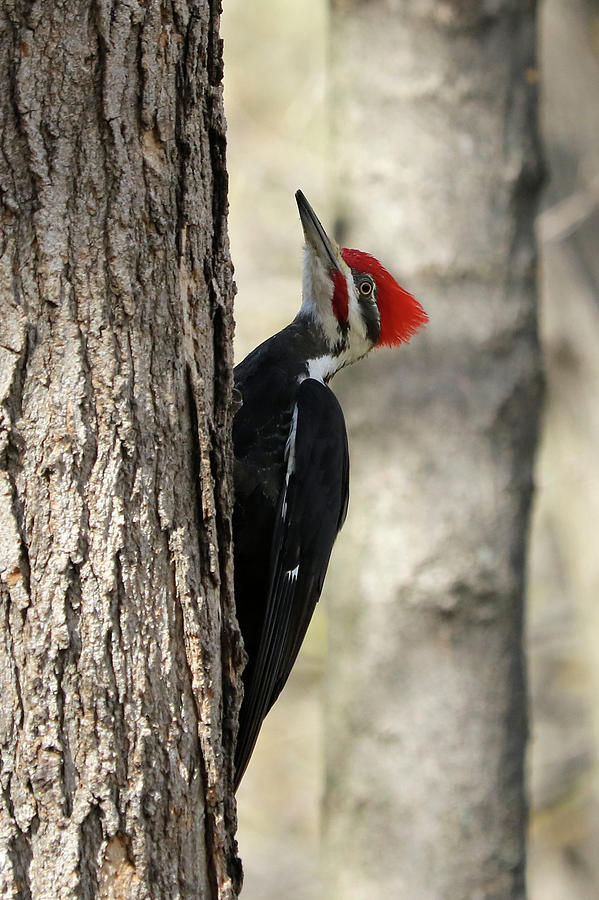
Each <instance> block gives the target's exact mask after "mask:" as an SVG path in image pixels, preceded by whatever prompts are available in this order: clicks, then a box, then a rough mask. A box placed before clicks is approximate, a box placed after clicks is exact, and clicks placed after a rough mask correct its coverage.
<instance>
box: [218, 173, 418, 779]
mask: <svg viewBox="0 0 599 900" xmlns="http://www.w3.org/2000/svg"><path fill="white" fill-rule="evenodd" d="M295 198H296V201H297V206H298V210H299V216H300V221H301V224H302V228H303V233H304V242H305V245H304V259H303V275H302V302H301V306H300V310H299V312H298V313H297V315H296V317H295V318H294V320H293V321H292V322H291V324H289V325H287V327H286V328H283V330H282V331H279V332H278V333H277V334H275V335H273V336H272V337H270V338H268V339H267V340H266V341H264V343H262V344H260V345H259V346H258V347H256V349H255V350H253V351H252V352H251V353H250V354H249V355H248V356H246V358H245V359H244V360H243V361H242V362H240V363H239V364H238V365H237V366H236V367H235V369H234V385H235V388H234V390H235V396H236V398H237V411H236V412H235V416H234V419H233V450H234V490H235V501H234V508H233V547H234V592H235V604H236V613H237V619H238V622H239V627H240V631H241V635H242V638H243V643H244V647H245V652H246V654H247V663H246V666H245V669H244V671H243V675H242V681H243V699H242V702H241V707H240V710H239V730H238V736H237V743H236V751H235V779H234V780H235V790H237V787H238V786H239V783H240V781H241V779H242V777H243V774H244V772H245V770H246V767H247V765H248V762H249V759H250V756H251V754H252V752H253V750H254V746H255V743H256V740H257V738H258V733H259V731H260V728H261V726H262V723H263V721H264V718H265V717H266V715H267V713H268V711H269V710H270V709H271V707H272V705H273V704H274V702H275V700H276V699H277V697H278V696H279V694H280V692H281V690H282V688H283V686H284V685H285V682H286V681H287V678H288V676H289V674H290V672H291V669H292V667H293V664H294V662H295V659H296V657H297V654H298V652H299V649H300V646H301V644H302V641H303V639H304V636H305V634H306V630H307V628H308V625H309V623H310V619H311V618H312V614H313V612H314V609H315V606H316V603H317V601H318V599H319V597H320V594H321V592H322V588H323V584H324V579H325V574H326V571H327V567H328V564H329V559H330V556H331V551H332V549H333V544H334V542H335V538H336V537H337V534H338V533H339V531H340V529H341V527H342V525H343V523H344V521H345V516H346V513H347V507H348V501H349V450H348V441H347V433H346V428H345V420H344V417H343V412H342V410H341V406H340V404H339V401H338V400H337V398H336V396H335V394H334V393H333V391H332V390H331V388H330V387H329V382H330V380H331V378H332V377H333V376H334V375H335V373H336V372H338V371H339V370H340V369H343V368H344V367H345V366H348V365H350V364H351V363H353V362H356V361H357V360H359V359H362V357H364V356H366V355H367V354H368V353H369V352H370V351H371V350H372V349H373V348H375V347H381V346H395V345H398V344H402V343H406V342H407V341H409V339H410V338H411V337H412V336H413V335H414V334H415V333H416V332H417V331H418V330H419V329H421V328H422V327H423V326H424V325H425V324H426V322H427V321H428V316H427V314H426V313H425V311H424V309H423V308H422V306H421V305H420V303H419V302H418V301H417V300H416V299H415V298H414V297H413V296H412V295H411V294H410V293H408V291H406V290H404V288H402V287H401V286H400V285H399V284H398V283H397V281H396V280H395V279H394V278H393V277H392V276H391V275H390V274H389V272H388V271H387V270H386V269H384V268H383V266H382V265H381V263H380V262H378V260H377V259H375V258H374V257H373V256H371V255H369V254H368V253H365V252H362V251H360V250H351V249H348V248H340V247H338V246H337V244H336V243H335V241H333V240H332V239H331V238H329V237H328V236H327V234H326V232H325V230H324V228H323V226H322V224H321V222H320V220H319V219H318V217H317V216H316V214H315V212H314V210H313V209H312V207H311V206H310V204H309V203H308V201H307V199H306V197H305V196H304V194H303V193H302V191H299V190H298V191H297V192H296V195H295Z"/></svg>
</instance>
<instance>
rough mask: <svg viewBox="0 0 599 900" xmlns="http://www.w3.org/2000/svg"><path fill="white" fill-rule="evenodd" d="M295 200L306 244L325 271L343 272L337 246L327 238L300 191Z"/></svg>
mask: <svg viewBox="0 0 599 900" xmlns="http://www.w3.org/2000/svg"><path fill="white" fill-rule="evenodd" d="M295 199H296V201H297V208H298V209H299V214H300V219H301V222H302V228H303V229H304V237H305V238H306V244H307V245H308V246H309V247H310V249H311V250H312V251H313V253H314V254H315V255H316V257H317V258H318V259H319V260H320V262H321V263H322V265H323V268H324V269H325V270H331V269H338V270H339V271H340V272H343V270H344V268H345V266H344V263H343V259H342V257H341V254H340V252H339V248H338V246H337V244H335V242H334V241H332V240H331V239H330V238H329V237H328V236H327V233H326V231H325V230H324V228H323V227H322V225H321V223H320V220H319V218H318V216H317V215H316V213H315V212H314V210H313V209H312V207H311V206H310V204H309V203H308V201H307V200H306V198H305V196H304V194H303V193H302V192H301V191H296V192H295Z"/></svg>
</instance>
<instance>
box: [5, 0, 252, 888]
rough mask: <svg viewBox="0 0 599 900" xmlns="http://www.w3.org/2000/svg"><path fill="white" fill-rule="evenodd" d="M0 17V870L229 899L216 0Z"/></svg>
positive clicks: (57, 881) (222, 176)
mask: <svg viewBox="0 0 599 900" xmlns="http://www.w3.org/2000/svg"><path fill="white" fill-rule="evenodd" d="M0 21H1V25H2V31H1V36H0V66H1V72H0V83H1V84H2V85H3V86H4V90H3V92H2V98H1V101H0V116H1V119H2V123H1V144H0V146H1V153H0V191H1V194H0V199H1V205H0V241H1V243H0V253H1V257H0V304H1V312H0V334H1V337H0V400H1V404H2V406H1V411H0V585H1V597H2V623H1V626H0V637H1V643H2V651H1V657H0V684H1V688H2V709H1V711H0V750H1V776H0V778H1V788H2V793H1V805H0V853H1V855H0V859H1V868H0V894H2V896H3V897H14V898H22V900H25V898H61V900H67V898H88V897H102V898H117V897H127V898H146V897H156V898H161V900H162V898H170V897H185V898H190V897H202V898H203V897H206V898H207V897H211V898H216V897H218V898H225V897H227V898H228V897H233V896H235V895H236V892H237V887H236V881H237V874H236V861H235V854H234V848H233V838H232V834H233V831H234V815H235V813H234V805H233V801H232V799H231V776H232V773H231V744H232V728H231V723H232V721H233V713H234V704H235V690H236V682H235V673H234V672H233V671H232V669H231V661H232V662H233V663H235V660H236V658H237V638H236V631H235V628H234V626H233V624H232V617H233V614H232V596H231V563H230V550H231V530H230V518H229V507H230V482H229V470H228V458H229V452H230V447H229V438H228V432H229V418H230V409H229V397H230V363H231V331H232V319H231V301H232V279H231V267H230V262H229V256H228V249H227V237H226V171H225V159H224V147H225V137H224V133H225V122H224V117H223V111H222V97H221V76H222V71H221V69H222V66H221V46H220V41H219V38H218V3H217V2H216V0H212V2H210V3H201V2H199V0H197V2H196V0H187V2H185V0H177V2H175V3H173V4H170V3H164V2H160V0H147V2H144V3H140V2H138V0H125V2H120V3H117V2H114V0H96V2H90V0H75V2H73V3H53V2H51V0H39V2H33V3H31V2H25V0H6V2H4V3H3V4H2V11H1V13H0Z"/></svg>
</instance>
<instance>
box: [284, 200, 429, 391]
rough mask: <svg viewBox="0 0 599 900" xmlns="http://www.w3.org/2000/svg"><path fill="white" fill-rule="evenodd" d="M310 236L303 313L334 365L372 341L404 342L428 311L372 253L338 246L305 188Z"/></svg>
mask: <svg viewBox="0 0 599 900" xmlns="http://www.w3.org/2000/svg"><path fill="white" fill-rule="evenodd" d="M295 199H296V200H297V205H298V208H299V214H300V219H301V222H302V227H303V229H304V237H305V239H306V245H305V253H304V274H303V288H302V308H301V312H300V314H301V315H304V316H310V317H311V318H312V319H313V320H314V321H316V322H317V324H318V325H319V326H320V329H321V330H322V332H323V334H324V337H325V341H326V344H327V348H328V352H329V354H330V356H331V359H332V360H336V361H338V363H339V364H338V365H335V366H334V368H333V371H331V372H330V373H327V374H328V377H330V375H332V374H333V372H334V371H337V369H339V368H341V367H342V366H345V365H348V364H349V363H352V362H355V360H357V359H360V358H361V357H362V356H365V355H366V353H368V352H369V351H370V350H372V348H373V347H379V346H389V347H391V346H394V345H395V344H401V343H406V342H407V341H409V340H410V338H411V337H412V335H413V334H415V333H416V332H417V331H418V329H419V328H422V327H423V326H424V325H425V324H426V322H428V316H427V314H426V313H425V311H424V310H423V308H422V307H421V305H420V304H419V303H418V301H417V300H415V299H414V297H412V295H411V294H409V293H408V292H407V291H405V290H404V289H403V288H402V287H401V286H400V285H399V284H398V283H397V281H395V279H394V278H393V276H392V275H390V274H389V272H387V270H386V269H384V268H383V266H382V265H381V264H380V262H379V261H378V260H376V259H375V258H374V257H373V256H370V255H369V254H368V253H363V252H362V251H361V250H349V249H346V248H342V247H338V246H337V244H336V243H335V242H334V241H332V240H331V239H330V238H329V237H328V236H327V234H326V232H325V230H324V228H323V227H322V225H321V223H320V221H319V219H318V217H317V216H316V213H315V212H314V210H313V209H312V207H311V206H310V204H309V203H308V201H307V200H306V198H305V196H304V195H303V193H302V192H301V191H297V193H296V195H295Z"/></svg>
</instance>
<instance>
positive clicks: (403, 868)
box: [325, 0, 541, 900]
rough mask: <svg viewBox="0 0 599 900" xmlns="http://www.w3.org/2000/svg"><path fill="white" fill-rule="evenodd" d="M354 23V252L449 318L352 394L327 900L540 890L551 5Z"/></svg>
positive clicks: (349, 66) (335, 590) (462, 8)
mask: <svg viewBox="0 0 599 900" xmlns="http://www.w3.org/2000/svg"><path fill="white" fill-rule="evenodd" d="M331 24H332V27H331V32H332V36H333V37H332V40H333V95H332V107H333V117H334V139H333V144H334V153H333V157H334V160H335V170H336V172H337V173H338V177H339V198H338V203H339V206H338V208H339V210H340V216H339V237H340V238H341V241H342V243H343V244H344V245H345V246H354V247H361V248H363V249H370V250H372V251H373V252H374V253H375V254H376V255H377V256H379V255H380V256H381V258H382V260H383V262H386V263H387V265H388V266H389V267H390V268H391V269H392V270H393V271H395V273H396V274H397V275H398V276H399V278H400V280H402V281H403V283H404V284H405V285H406V286H407V287H408V288H409V289H410V290H412V291H413V292H414V293H415V294H416V296H417V297H418V298H419V299H420V300H421V301H422V303H423V305H424V307H425V309H426V310H427V311H428V313H429V315H430V319H431V321H430V325H429V326H428V328H427V330H426V332H425V333H424V334H423V335H422V336H418V337H417V338H416V339H415V340H414V341H413V344H412V345H410V347H409V348H402V349H400V350H399V351H393V352H388V353H383V352H380V353H378V354H376V355H374V356H373V357H372V358H371V359H370V360H369V361H368V362H367V363H365V364H361V365H360V366H356V367H355V370H352V371H351V372H348V373H346V374H345V377H344V378H340V379H339V383H336V389H337V390H338V393H339V394H340V395H343V396H342V403H343V406H344V409H345V410H346V413H347V416H348V421H349V428H350V444H351V449H352V465H353V470H352V498H351V502H350V513H349V517H348V524H347V525H346V530H345V532H344V534H343V535H342V537H341V539H340V542H339V544H338V547H337V551H336V561H337V567H336V569H337V573H338V574H337V582H336V583H332V582H330V583H329V592H328V593H329V597H330V598H331V609H330V624H329V645H330V651H329V663H328V666H329V669H328V684H327V696H328V707H327V728H328V734H327V736H326V748H327V787H326V798H325V819H326V821H325V835H326V844H327V847H326V852H327V860H328V869H329V871H328V877H329V888H328V890H327V892H326V896H327V897H335V898H344V900H348V898H352V900H354V898H368V900H371V898H372V900H375V898H379V897H397V898H410V900H420V898H427V900H439V898H441V897H442V898H443V900H451V898H455V900H464V898H465V897H486V898H491V897H496V898H500V897H501V898H505V897H523V896H524V835H525V825H526V803H525V796H524V787H523V763H524V750H525V743H526V731H527V722H526V690H525V675H524V661H523V652H522V618H523V615H522V614H523V579H524V559H525V543H526V535H527V525H528V518H529V508H530V500H531V486H532V477H531V474H532V463H533V455H534V450H535V444H536V437H537V418H538V409H539V402H540V381H541V379H540V359H539V348H538V341H537V329H536V283H535V276H536V247H535V240H534V235H533V218H534V213H535V206H536V200H537V194H538V189H539V183H540V163H539V152H538V147H537V131H536V104H537V96H536V95H537V90H536V82H537V71H536V68H535V61H534V45H535V10H534V4H533V3H530V4H522V3H515V2H511V0H503V2H502V0H497V2H495V3H493V4H490V3H484V4H483V3H482V2H478V0H466V2H463V0H462V2H458V0H444V2H440V0H439V2H434V0H430V2H426V3H425V2H416V0H412V2H409V0H403V2H402V0H395V2H391V0H389V2H382V0H381V2H375V3H368V4H364V3H358V2H341V0H338V2H336V3H334V4H333V11H332V23H331Z"/></svg>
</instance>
